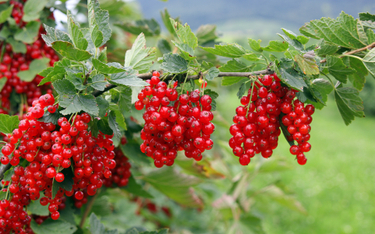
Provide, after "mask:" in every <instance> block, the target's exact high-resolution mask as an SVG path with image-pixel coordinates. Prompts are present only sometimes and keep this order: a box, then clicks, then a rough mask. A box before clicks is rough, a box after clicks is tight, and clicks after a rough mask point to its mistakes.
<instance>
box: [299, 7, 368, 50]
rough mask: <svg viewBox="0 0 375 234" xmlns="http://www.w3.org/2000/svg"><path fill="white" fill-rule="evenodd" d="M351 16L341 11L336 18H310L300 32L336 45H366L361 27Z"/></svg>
mask: <svg viewBox="0 0 375 234" xmlns="http://www.w3.org/2000/svg"><path fill="white" fill-rule="evenodd" d="M358 21H359V20H358V19H357V20H355V19H354V18H353V17H352V16H350V15H348V14H346V13H345V12H341V14H340V16H339V17H337V19H331V18H325V17H323V18H321V19H320V20H312V21H310V22H308V23H306V24H305V25H304V26H302V27H301V28H300V32H301V33H302V34H304V35H305V36H308V37H312V38H315V39H324V40H325V41H327V42H331V43H332V44H335V45H337V46H341V47H345V48H349V49H359V48H362V47H365V46H366V43H367V42H366V41H365V40H366V37H364V36H363V35H361V34H362V32H361V31H363V27H362V25H361V24H358Z"/></svg>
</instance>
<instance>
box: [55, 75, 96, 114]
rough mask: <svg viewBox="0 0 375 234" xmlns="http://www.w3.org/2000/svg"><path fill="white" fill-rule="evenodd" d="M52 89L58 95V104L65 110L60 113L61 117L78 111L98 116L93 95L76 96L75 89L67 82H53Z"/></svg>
mask: <svg viewBox="0 0 375 234" xmlns="http://www.w3.org/2000/svg"><path fill="white" fill-rule="evenodd" d="M53 87H54V88H55V90H56V92H57V93H58V94H59V104H60V106H61V107H65V108H66V109H64V110H62V111H60V113H61V114H63V115H68V114H72V113H76V112H80V111H85V112H87V113H89V114H92V115H95V116H97V115H98V114H99V108H98V104H97V103H96V101H95V97H94V96H93V95H85V94H82V93H80V94H78V93H76V91H75V87H74V85H73V84H72V82H70V81H69V80H57V81H55V82H53Z"/></svg>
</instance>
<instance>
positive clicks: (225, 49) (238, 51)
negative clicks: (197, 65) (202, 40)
mask: <svg viewBox="0 0 375 234" xmlns="http://www.w3.org/2000/svg"><path fill="white" fill-rule="evenodd" d="M201 48H202V49H203V50H205V51H207V52H209V53H211V54H216V55H219V56H223V57H229V58H239V57H241V56H242V55H244V54H246V51H245V49H244V48H243V47H242V46H240V45H238V44H236V43H231V44H225V45H215V46H214V48H212V47H201Z"/></svg>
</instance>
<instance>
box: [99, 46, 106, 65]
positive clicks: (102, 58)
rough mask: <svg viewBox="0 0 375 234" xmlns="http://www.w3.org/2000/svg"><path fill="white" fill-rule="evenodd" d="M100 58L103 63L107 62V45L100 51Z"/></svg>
mask: <svg viewBox="0 0 375 234" xmlns="http://www.w3.org/2000/svg"><path fill="white" fill-rule="evenodd" d="M98 60H99V61H100V62H102V63H107V47H105V48H104V49H103V50H102V51H100V54H99V57H98Z"/></svg>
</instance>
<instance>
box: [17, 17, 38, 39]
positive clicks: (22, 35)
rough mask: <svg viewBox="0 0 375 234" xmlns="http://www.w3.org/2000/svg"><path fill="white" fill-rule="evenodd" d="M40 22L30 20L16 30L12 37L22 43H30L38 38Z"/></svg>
mask: <svg viewBox="0 0 375 234" xmlns="http://www.w3.org/2000/svg"><path fill="white" fill-rule="evenodd" d="M39 28H40V22H37V21H31V22H29V23H28V24H26V26H25V27H23V28H21V29H19V30H17V32H16V33H15V34H14V39H16V40H18V41H22V42H24V43H28V44H32V43H33V42H35V41H36V40H37V39H38V34H39Z"/></svg>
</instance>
